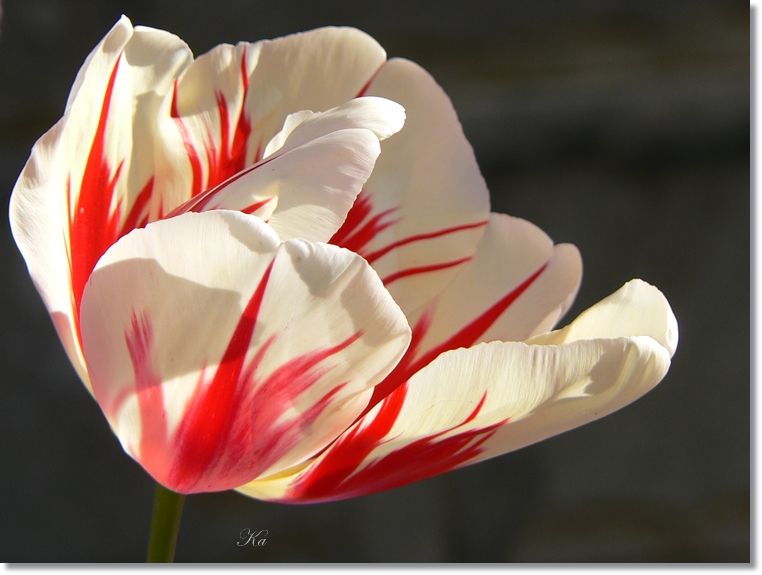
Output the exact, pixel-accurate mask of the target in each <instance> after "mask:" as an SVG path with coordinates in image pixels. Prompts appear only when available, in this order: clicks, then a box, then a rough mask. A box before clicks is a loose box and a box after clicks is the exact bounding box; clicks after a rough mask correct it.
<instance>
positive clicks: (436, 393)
mask: <svg viewBox="0 0 762 575" xmlns="http://www.w3.org/2000/svg"><path fill="white" fill-rule="evenodd" d="M649 287H650V286H649ZM633 312H635V313H637V315H638V316H639V317H641V316H645V317H646V318H650V323H649V321H638V322H636V323H635V324H632V323H630V322H629V321H628V318H630V317H631V314H632V313H633ZM583 315H587V317H584V318H582V316H581V318H580V320H578V321H580V324H578V325H579V329H578V330H576V333H577V334H578V335H582V332H585V334H586V335H589V336H593V335H594V333H595V332H596V331H597V332H598V333H600V334H602V335H604V336H607V335H610V334H613V332H614V331H617V330H621V329H623V328H624V331H625V332H629V335H624V334H623V335H624V336H623V337H604V338H603V339H600V338H596V339H589V340H573V338H574V335H573V334H574V333H575V328H574V327H572V328H571V329H570V330H566V331H564V330H559V331H558V332H554V333H556V334H557V336H556V337H555V338H553V337H551V338H550V339H549V340H548V343H551V344H552V345H527V344H525V343H520V342H491V343H482V344H479V345H477V346H475V347H473V348H470V349H457V350H452V351H449V352H446V353H443V354H441V355H439V356H438V357H437V358H436V359H435V360H434V361H432V362H431V363H430V364H429V365H428V366H427V367H425V368H424V369H422V370H420V371H419V372H417V373H416V374H415V375H414V376H413V377H412V378H410V380H409V381H408V382H406V383H405V384H403V385H401V386H399V387H398V388H397V389H395V390H394V392H393V393H391V394H390V395H388V396H386V398H384V400H383V401H382V402H381V403H379V404H378V405H376V406H375V407H374V408H373V409H372V410H371V411H369V412H368V413H367V414H365V415H364V416H363V417H361V418H360V419H359V420H358V421H357V422H356V423H355V424H354V425H353V426H352V427H351V428H350V429H348V430H347V431H346V432H345V433H344V434H343V435H342V436H341V437H340V438H339V439H338V440H337V441H336V442H335V443H334V444H332V445H331V446H330V447H329V448H328V449H327V450H326V451H325V452H323V453H322V454H320V455H319V456H318V457H316V458H315V459H314V460H313V461H312V462H311V463H309V464H307V465H304V466H301V467H299V468H296V469H294V470H292V471H291V473H282V474H281V475H279V476H274V477H271V478H264V479H261V480H257V481H253V482H251V483H249V484H247V485H245V486H242V487H240V488H239V489H238V490H239V491H240V492H242V493H244V494H246V495H250V496H252V497H257V498H261V499H267V500H272V501H280V502H285V503H313V502H320V501H335V500H339V499H344V498H347V497H356V496H359V495H367V494H370V493H375V492H377V491H382V490H385V489H391V488H395V487H400V486H402V485H405V484H407V483H410V482H412V481H417V480H420V479H424V478H426V477H431V476H433V475H436V474H438V473H442V472H444V471H448V470H451V469H455V468H457V467H462V466H463V465H469V464H472V463H476V462H478V461H482V460H484V459H487V458H490V457H494V456H496V455H500V454H502V453H506V452H508V451H512V450H515V449H519V448H521V447H524V446H526V445H529V444H531V443H534V442H536V441H539V440H541V439H545V438H547V437H550V436H552V435H555V434H558V433H562V432H563V431H566V430H568V429H572V428H574V427H577V426H579V425H583V424H585V423H587V422H589V421H592V420H594V419H598V418H600V417H603V416H604V415H607V414H609V413H611V412H613V411H615V410H617V409H620V408H621V407H623V406H625V405H627V404H629V403H630V402H632V401H634V400H635V399H637V398H638V397H640V396H641V395H643V394H644V393H646V392H647V391H649V390H650V389H651V388H653V386H654V385H656V384H657V383H658V382H659V381H660V380H661V379H662V378H663V377H664V375H665V374H666V372H667V370H668V368H669V364H670V350H669V349H668V348H665V347H663V345H662V344H660V343H659V342H658V341H657V339H653V338H652V337H650V334H653V335H656V336H657V338H664V339H665V340H670V341H671V340H673V339H674V340H676V333H674V334H673V335H674V337H672V336H671V335H669V333H670V331H669V329H668V331H667V335H665V334H664V332H663V330H664V328H665V326H670V325H672V323H673V322H672V320H671V319H670V318H673V316H672V315H671V310H670V309H669V305H668V304H667V303H666V300H664V298H663V296H661V295H660V294H658V292H657V291H656V290H653V289H652V290H651V291H650V292H649V291H648V290H647V289H641V287H640V286H635V288H634V289H630V290H629V291H628V292H625V293H622V294H619V295H617V294H615V296H612V298H608V299H607V300H604V302H602V303H601V304H598V305H597V306H594V307H593V308H591V310H589V311H588V312H586V314H583ZM575 323H576V322H573V323H572V324H571V325H572V326H575ZM635 332H638V334H639V335H633V334H634V333H635ZM541 338H542V336H541V337H540V338H535V339H536V341H538V342H539V341H543V340H542V339H541ZM533 341H534V340H533ZM564 342H566V343H564Z"/></svg>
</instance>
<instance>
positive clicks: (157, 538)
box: [146, 483, 185, 563]
mask: <svg viewBox="0 0 762 575" xmlns="http://www.w3.org/2000/svg"><path fill="white" fill-rule="evenodd" d="M183 503H185V495H181V494H180V493H175V492H174V491H170V490H169V489H167V488H166V487H163V486H161V485H159V484H158V483H157V484H156V491H155V492H154V496H153V515H152V517H151V531H150V532H149V534H148V557H147V558H146V562H147V563H173V562H174V560H175V546H176V545H177V533H178V531H179V530H180V517H181V516H182V514H183Z"/></svg>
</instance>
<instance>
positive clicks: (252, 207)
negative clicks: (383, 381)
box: [241, 198, 274, 214]
mask: <svg viewBox="0 0 762 575" xmlns="http://www.w3.org/2000/svg"><path fill="white" fill-rule="evenodd" d="M273 199H274V198H265V199H264V200H262V201H260V202H255V203H253V204H251V205H250V206H247V207H245V208H243V209H242V210H241V211H242V212H243V213H244V214H253V213H254V212H256V211H257V210H258V209H259V208H261V207H263V206H266V205H267V204H269V203H270V202H271V201H273Z"/></svg>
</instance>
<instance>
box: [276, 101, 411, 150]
mask: <svg viewBox="0 0 762 575" xmlns="http://www.w3.org/2000/svg"><path fill="white" fill-rule="evenodd" d="M404 123H405V110H404V108H403V107H402V106H400V105H399V104H397V103H396V102H392V101H391V100H387V99H386V98H376V97H364V98H355V99H354V100H350V101H349V102H346V103H344V104H342V105H341V106H337V107H335V108H331V109H330V110H326V111H325V112H312V111H309V110H303V111H301V112H297V113H295V114H290V115H289V116H288V117H287V118H286V122H285V123H284V125H283V129H282V130H281V131H280V132H278V133H277V134H275V136H273V139H272V140H270V142H269V143H268V144H267V147H266V148H265V154H264V157H265V158H268V157H269V156H271V155H272V154H274V153H275V152H281V153H283V152H286V151H288V150H292V149H294V148H296V147H298V146H301V145H302V144H306V143H307V142H309V141H310V140H314V139H316V138H319V137H320V136H324V135H326V134H330V133H331V132H335V131H337V130H347V129H351V128H364V129H366V130H370V131H371V132H373V133H374V134H375V135H376V137H378V139H379V140H385V139H386V138H388V137H389V136H391V135H392V134H396V133H397V132H399V131H400V130H401V129H402V125H403V124H404ZM284 145H286V147H285V148H284Z"/></svg>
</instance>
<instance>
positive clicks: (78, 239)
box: [10, 17, 192, 384]
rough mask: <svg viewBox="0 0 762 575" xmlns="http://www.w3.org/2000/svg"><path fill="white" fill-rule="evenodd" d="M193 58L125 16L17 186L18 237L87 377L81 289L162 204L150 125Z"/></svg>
mask: <svg viewBox="0 0 762 575" xmlns="http://www.w3.org/2000/svg"><path fill="white" fill-rule="evenodd" d="M191 57H192V56H191V53H190V50H189V49H188V47H187V46H186V45H185V43H184V42H182V41H181V40H180V39H179V38H177V37H176V36H174V35H172V34H169V33H167V32H163V31H160V30H153V29H149V28H140V27H138V28H135V29H134V30H133V28H132V25H131V24H130V21H129V20H128V19H127V18H125V17H122V18H121V19H120V20H119V22H117V24H116V25H115V26H114V27H113V28H112V29H111V31H110V32H109V33H108V34H107V35H106V36H105V37H104V38H103V40H102V41H101V42H100V43H99V44H98V45H97V46H96V47H95V49H94V50H93V51H92V52H91V53H90V55H89V56H88V58H87V60H86V61H85V64H84V65H83V66H82V68H81V69H80V71H79V73H78V75H77V79H76V81H75V83H74V86H73V87H72V90H71V93H70V96H69V100H68V103H67V105H66V111H65V113H64V116H63V118H61V119H60V120H59V121H58V123H56V125H55V126H53V128H51V129H50V130H49V131H48V132H47V133H46V134H45V135H43V136H42V137H41V138H40V139H39V140H38V141H37V143H35V145H34V148H33V149H32V154H31V157H30V158H29V160H28V161H27V164H26V166H25V167H24V170H23V172H22V173H21V176H20V177H19V179H18V181H17V183H16V186H15V188H14V190H13V195H12V197H11V204H10V219H11V229H12V232H13V236H14V239H15V240H16V243H17V245H18V246H19V249H20V250H21V253H22V254H23V256H24V259H25V260H26V262H27V266H28V268H29V273H30V275H31V276H32V279H33V280H34V282H35V285H36V286H37V289H38V291H39V292H40V295H41V296H42V298H43V301H44V302H45V305H46V307H47V308H48V311H49V312H50V314H51V315H52V317H53V321H54V323H55V326H56V329H57V331H58V334H59V336H60V338H61V341H62V342H63V344H64V347H65V349H66V352H67V354H68V356H69V359H70V360H71V362H72V363H73V365H74V367H75V368H76V370H77V373H78V374H79V375H80V377H81V378H82V380H83V381H84V382H85V383H86V384H88V377H87V373H86V371H85V370H84V366H83V362H82V356H81V351H80V343H79V313H78V311H79V305H80V301H81V297H82V290H83V289H84V287H85V283H86V282H87V279H88V277H89V275H90V272H91V271H92V269H93V267H94V266H95V264H96V262H97V261H98V258H99V257H100V256H101V255H102V254H103V253H104V252H105V251H106V250H107V249H108V247H109V246H110V245H111V244H113V243H114V242H115V241H116V240H117V239H118V238H119V237H120V236H121V235H123V234H125V233H127V232H129V231H130V230H131V229H133V228H134V227H137V226H140V225H145V223H146V222H147V221H149V219H150V218H151V217H152V216H151V214H153V215H154V216H155V214H156V213H157V212H158V211H159V210H160V198H157V195H156V194H155V193H154V187H155V186H154V184H155V177H154V176H155V161H154V160H155V149H154V148H155V147H154V142H153V136H154V134H155V126H154V125H153V122H154V121H155V117H156V115H157V113H158V110H159V108H160V107H161V105H162V101H163V99H164V96H165V95H166V94H167V93H168V92H169V91H170V90H171V87H172V81H173V79H174V78H175V76H176V75H177V74H178V73H179V72H180V71H181V70H182V69H183V68H185V66H187V65H188V63H189V62H190V60H191Z"/></svg>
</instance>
